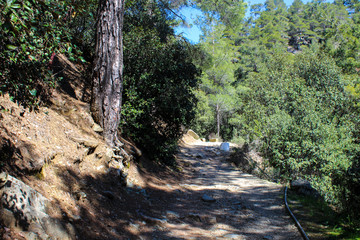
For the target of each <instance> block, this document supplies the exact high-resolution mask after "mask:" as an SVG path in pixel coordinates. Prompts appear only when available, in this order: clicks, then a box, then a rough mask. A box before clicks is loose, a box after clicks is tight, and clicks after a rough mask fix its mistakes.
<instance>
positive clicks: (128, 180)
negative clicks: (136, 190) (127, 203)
mask: <svg viewBox="0 0 360 240" xmlns="http://www.w3.org/2000/svg"><path fill="white" fill-rule="evenodd" d="M125 181H126V187H127V188H133V187H134V183H132V182H131V180H130V179H128V178H126V180H125Z"/></svg>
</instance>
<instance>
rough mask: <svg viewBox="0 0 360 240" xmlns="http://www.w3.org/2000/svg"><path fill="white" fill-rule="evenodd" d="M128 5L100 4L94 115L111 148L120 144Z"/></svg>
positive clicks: (112, 0)
mask: <svg viewBox="0 0 360 240" xmlns="http://www.w3.org/2000/svg"><path fill="white" fill-rule="evenodd" d="M124 3H125V0H99V6H98V13H97V14H98V15H97V29H96V49H95V51H96V58H95V62H94V63H95V66H94V72H93V79H92V80H93V88H92V100H91V111H92V114H93V117H94V119H95V121H96V122H98V123H99V124H100V126H101V127H102V128H103V129H104V132H103V135H104V138H105V140H106V142H107V143H108V144H109V145H110V146H115V145H116V143H117V142H118V138H117V129H118V125H119V122H120V112H121V97H122V73H123V43H122V26H123V16H124Z"/></svg>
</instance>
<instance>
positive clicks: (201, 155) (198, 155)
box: [194, 153, 204, 158]
mask: <svg viewBox="0 0 360 240" xmlns="http://www.w3.org/2000/svg"><path fill="white" fill-rule="evenodd" d="M194 157H196V158H204V155H203V154H202V153H197V154H195V155H194Z"/></svg>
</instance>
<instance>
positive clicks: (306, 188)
mask: <svg viewBox="0 0 360 240" xmlns="http://www.w3.org/2000/svg"><path fill="white" fill-rule="evenodd" d="M290 188H291V189H292V190H294V191H296V192H298V193H301V194H304V195H308V196H314V197H318V196H320V194H319V193H318V192H317V191H316V190H315V189H314V188H313V187H312V186H311V184H310V182H309V181H306V180H304V179H297V180H294V181H291V184H290Z"/></svg>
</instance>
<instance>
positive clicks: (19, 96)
mask: <svg viewBox="0 0 360 240" xmlns="http://www.w3.org/2000/svg"><path fill="white" fill-rule="evenodd" d="M0 2H1V5H0V6H1V7H0V20H1V25H0V61H1V62H2V64H1V66H0V81H1V84H0V93H4V92H8V93H10V95H12V96H13V97H14V98H15V100H18V101H19V102H21V103H23V104H24V105H30V106H33V107H34V106H35V107H36V106H37V105H38V104H39V102H40V100H39V96H43V97H46V96H48V91H47V89H48V88H49V87H53V86H54V85H55V83H56V81H55V78H54V76H53V75H52V73H51V71H50V69H49V65H50V64H51V61H52V57H53V54H54V53H56V52H59V51H60V52H63V53H67V54H68V55H70V56H73V55H74V53H77V54H79V53H80V52H79V51H78V50H77V49H76V46H74V45H73V44H72V43H71V42H70V40H71V36H70V34H69V29H68V28H67V27H68V25H67V22H70V21H71V11H69V9H71V7H70V5H69V4H68V3H67V1H49V0H46V1H35V2H34V1H28V0H10V1H9V0H7V1H5V0H1V1H0ZM43 100H44V99H43Z"/></svg>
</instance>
